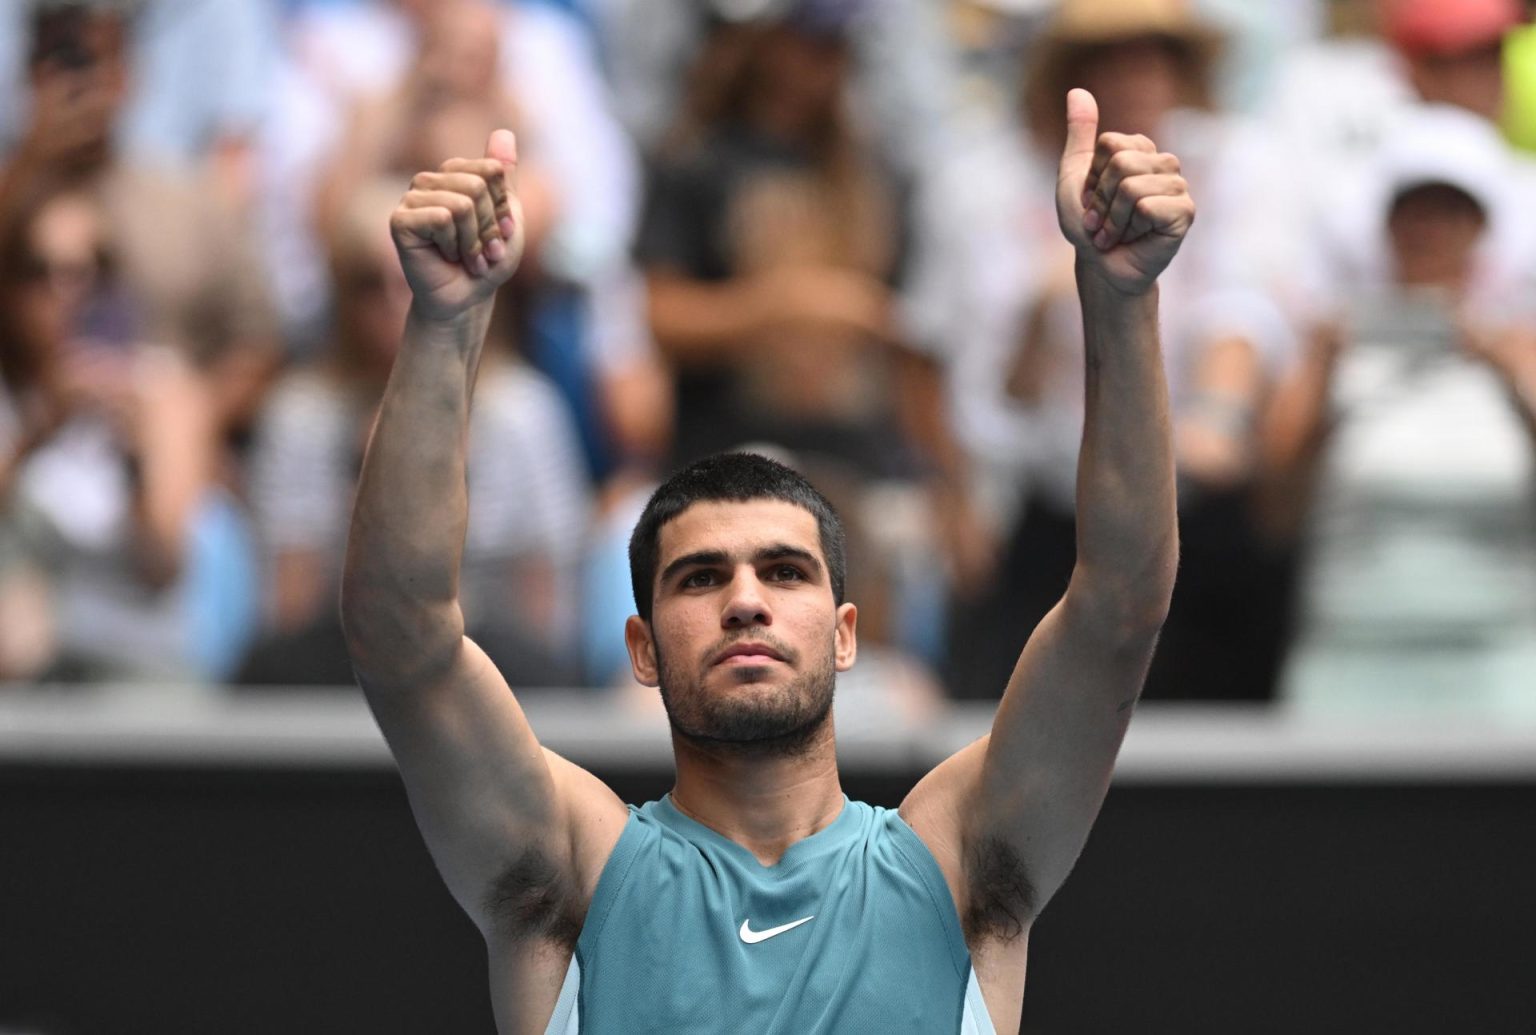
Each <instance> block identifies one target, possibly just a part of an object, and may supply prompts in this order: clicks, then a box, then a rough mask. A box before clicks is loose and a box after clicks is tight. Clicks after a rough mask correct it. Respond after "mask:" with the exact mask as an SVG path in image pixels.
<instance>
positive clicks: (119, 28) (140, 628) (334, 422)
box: [0, 0, 1536, 728]
mask: <svg viewBox="0 0 1536 1035" xmlns="http://www.w3.org/2000/svg"><path fill="white" fill-rule="evenodd" d="M1533 6H1536V5H1531V4H1524V3H1520V2H1517V0H1265V2H1259V0H1249V2H1245V3H1238V2H1237V0H1203V2H1200V0H1196V2H1180V0H1059V2H1052V0H564V2H560V0H513V2H494V0H374V2H368V0H18V2H16V3H10V4H6V5H4V6H3V7H0V681H6V682H11V683H15V684H45V683H70V682H80V681H93V680H123V681H139V680H154V681H163V680H173V681H189V682H193V683H201V684H207V685H222V684H230V685H242V686H273V687H279V686H305V685H337V684H346V683H349V682H350V680H351V676H350V672H349V670H348V667H347V661H346V656H345V652H344V648H343V644H342V637H341V632H340V627H339V621H338V618H337V613H336V595H337V586H338V581H339V571H340V562H341V558H342V554H343V550H344V543H345V537H346V529H347V523H348V519H349V510H350V503H351V496H352V490H353V483H354V480H355V477H356V474H357V471H358V467H359V464H360V460H361V455H362V450H363V448H364V446H365V444H366V440H367V435H368V432H369V429H370V425H371V421H372V417H373V413H374V409H375V407H376V404H377V401H378V399H379V397H380V394H381V392H382V390H383V386H384V383H385V381H386V379H387V378H388V376H389V371H390V367H391V362H392V358H393V354H394V351H395V349H396V348H397V347H398V343H399V337H400V332H401V329H402V326H403V322H404V319H405V314H406V311H407V309H408V307H409V304H410V298H409V292H408V289H407V288H406V285H405V282H404V278H403V276H402V274H401V273H400V270H399V266H398V264H397V263H396V262H395V261H394V257H393V249H392V245H391V242H390V239H389V233H388V226H387V219H388V214H389V212H390V210H391V209H392V207H393V206H394V204H395V202H396V200H397V199H398V198H399V196H400V195H401V194H402V193H403V191H404V189H405V186H406V184H407V182H408V180H409V178H410V176H411V174H412V173H413V172H415V171H417V170H420V169H429V168H435V167H436V166H438V165H439V164H440V163H441V162H442V161H444V160H445V159H447V158H449V157H452V156H457V155H478V154H480V153H481V152H482V149H483V147H484V143H485V139H486V137H487V135H488V134H489V131H490V130H491V129H493V128H496V127H500V126H507V127H510V128H512V129H513V130H515V131H516V133H517V134H518V138H519V145H520V153H521V157H522V161H521V165H520V171H519V179H520V191H521V194H522V197H523V200H524V206H525V209H526V213H527V228H528V234H529V250H528V258H527V260H526V261H525V263H524V265H523V268H522V269H521V270H520V271H519V273H518V274H517V276H516V277H515V278H514V279H513V281H512V282H511V283H509V284H508V285H507V286H506V287H505V288H504V289H503V291H504V295H503V297H502V298H501V299H500V300H499V303H498V306H497V319H496V322H495V324H494V326H493V327H492V330H491V335H490V341H489V343H488V346H487V355H486V359H485V362H484V364H483V366H482V369H481V371H480V374H479V380H478V384H477V387H476V398H475V409H474V415H473V428H472V430H471V437H470V460H469V481H470V521H469V528H468V539H467V543H466V549H465V558H464V578H463V585H462V590H463V597H464V607H465V613H466V619H467V621H468V623H469V626H470V628H471V630H472V631H473V633H474V635H475V636H476V638H477V640H478V641H479V642H481V643H482V645H483V646H485V648H486V650H487V651H488V653H489V654H490V655H491V656H492V657H493V658H494V659H495V660H496V661H497V663H498V664H499V665H500V666H501V667H502V669H503V671H504V672H505V673H506V674H507V676H508V678H509V679H510V680H511V681H512V682H513V684H514V685H519V686H548V687H558V686H573V687H575V686H580V687H605V686H622V685H623V684H624V683H625V680H626V678H627V663H626V658H625V653H624V644H623V636H622V628H623V619H624V617H625V616H626V615H628V614H629V613H630V612H631V610H632V601H631V600H630V597H629V586H628V581H627V580H628V568H627V564H626V562H625V559H624V558H625V554H624V551H625V546H626V543H627V539H628V535H629V531H630V528H631V527H632V525H633V522H634V520H635V518H636V517H637V516H638V512H639V509H640V507H641V506H642V505H643V502H644V499H645V496H646V495H647V493H648V491H649V489H650V488H651V487H652V486H654V484H655V483H656V481H657V480H658V478H659V477H661V476H663V475H664V474H665V473H666V472H667V471H669V470H670V469H671V468H673V467H674V466H675V465H677V464H679V463H681V462H685V461H687V460H690V459H693V458H696V457H699V456H701V455H704V454H707V453H710V452H714V451H717V450H720V449H727V448H737V447H747V448H752V449H755V450H759V451H764V452H768V453H770V454H771V455H774V456H777V457H779V458H781V459H784V460H786V461H787V462H789V463H791V464H793V465H794V466H796V467H797V468H799V469H800V470H802V471H804V472H805V473H806V474H807V475H808V476H809V477H810V478H811V479H812V480H813V481H814V482H816V483H817V484H818V485H819V486H821V487H823V489H824V491H825V492H826V493H827V494H828V496H829V497H830V498H831V499H832V500H833V502H834V504H835V505H836V506H837V507H838V509H839V511H840V512H841V513H842V515H843V516H844V519H845V521H846V522H847V525H848V530H849V535H850V555H851V556H850V571H849V582H848V593H849V597H850V599H853V600H854V601H856V602H857V603H858V604H859V606H860V633H861V642H860V647H861V651H860V663H859V665H858V666H857V667H856V668H855V670H854V671H853V672H852V673H850V674H848V676H847V677H846V678H845V679H844V681H843V683H842V686H841V698H840V703H839V708H840V710H844V711H849V712H852V713H854V714H855V715H856V716H857V718H856V721H857V722H858V723H860V724H861V725H862V726H864V727H866V728H867V727H869V726H879V725H882V724H888V723H894V724H901V723H914V722H921V721H923V720H924V719H925V718H926V717H928V716H930V715H932V714H933V712H934V710H935V709H936V708H939V707H941V706H942V703H943V702H944V701H945V700H946V699H954V698H976V699H995V698H996V697H998V696H999V695H1000V693H1001V691H1002V688H1003V686H1004V684H1005V682H1006V680H1007V676H1008V673H1009V671H1010V670H1011V668H1012V665H1013V662H1014V659H1015V658H1016V656H1017V652H1018V649H1019V647H1020V646H1021V645H1022V642H1023V640H1024V638H1025V636H1026V635H1027V633H1028V632H1029V630H1030V629H1032V628H1033V625H1034V623H1035V622H1036V621H1038V620H1039V618H1040V617H1042V616H1043V614H1044V613H1045V611H1046V610H1047V609H1048V608H1049V607H1050V606H1051V605H1052V604H1053V603H1054V602H1055V600H1056V599H1057V598H1058V597H1059V596H1060V594H1061V593H1062V592H1063V590H1064V589H1065V586H1066V583H1067V579H1068V577H1069V575H1070V572H1071V569H1072V565H1073V559H1074V545H1073V542H1074V514H1073V510H1074V478H1075V472H1076V464H1077V451H1078V443H1079V438H1080V434H1081V428H1082V420H1083V398H1084V384H1083V369H1082V368H1083V361H1082V349H1083V343H1082V337H1081V329H1080V325H1079V320H1078V313H1077V302H1076V296H1075V291H1074V287H1073V279H1072V256H1071V253H1070V249H1069V248H1068V247H1067V246H1066V245H1065V244H1064V242H1063V241H1062V239H1061V236H1060V233H1059V231H1058V230H1057V228H1056V221H1055V214H1054V208H1053V202H1054V177H1055V170H1056V162H1057V155H1058V154H1059V151H1060V147H1061V143H1062V139H1063V134H1064V131H1065V124H1064V116H1063V98H1064V95H1065V93H1066V90H1067V89H1068V88H1070V87H1072V86H1083V87H1087V88H1089V89H1090V90H1092V91H1093V92H1094V94H1095V95H1096V97H1097V98H1098V101H1099V106H1100V110H1101V113H1102V121H1101V128H1103V129H1107V130H1116V131H1121V132H1127V133H1143V134H1146V135H1147V136H1149V137H1151V138H1152V139H1153V140H1154V141H1156V142H1157V144H1158V146H1159V147H1160V148H1161V149H1163V150H1168V151H1173V152H1175V153H1177V154H1178V155H1179V157H1180V159H1181V161H1182V164H1183V170H1184V174H1185V176H1186V177H1187V179H1188V180H1189V182H1190V184H1191V190H1192V192H1193V193H1194V195H1195V198H1196V200H1197V204H1198V205H1199V207H1200V215H1199V220H1198V225H1197V227H1196V229H1195V230H1194V231H1193V233H1192V235H1191V237H1190V239H1189V241H1188V242H1187V245H1186V247H1185V249H1184V252H1183V254H1181V255H1180V257H1179V258H1178V260H1177V261H1176V262H1175V263H1174V265H1173V267H1172V268H1171V269H1170V270H1169V271H1168V273H1167V274H1166V276H1165V277H1164V278H1163V282H1162V285H1161V295H1162V312H1163V342H1164V353H1165V357H1166V363H1167V373H1168V377H1169V383H1170V386H1171V391H1172V400H1173V421H1174V428H1173V431H1174V437H1175V447H1176V454H1177V461H1178V469H1179V499H1180V521H1181V526H1182V539H1183V553H1182V560H1181V569H1180V576H1179V583H1178V588H1177V590H1176V594H1175V599H1174V604H1173V610H1172V613H1171V615H1170V617H1169V621H1168V624H1167V627H1166V629H1165V632H1164V635H1163V640H1162V645H1161V648H1160V651H1159V655H1158V659H1157V661H1156V662H1155V664H1154V667H1153V670H1152V673H1151V676H1150V680H1149V686H1148V691H1147V693H1148V696H1149V697H1152V698H1163V699H1186V700H1189V699H1193V700H1219V699H1250V700H1271V699H1274V700H1282V701H1285V702H1287V703H1289V704H1292V705H1294V706H1297V707H1306V708H1316V709H1324V710H1349V709H1374V710H1380V709H1397V710H1413V709H1431V710H1437V711H1438V710H1445V709H1453V710H1469V711H1474V712H1491V713H1493V714H1497V715H1501V716H1507V715H1518V714H1526V715H1532V716H1536V449H1533V445H1536V28H1533V26H1532V16H1533V11H1532V7H1533Z"/></svg>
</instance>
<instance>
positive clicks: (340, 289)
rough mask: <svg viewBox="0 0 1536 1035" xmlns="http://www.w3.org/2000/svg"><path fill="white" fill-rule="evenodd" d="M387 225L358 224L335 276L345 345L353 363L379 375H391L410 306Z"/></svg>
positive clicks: (408, 292)
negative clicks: (362, 226)
mask: <svg viewBox="0 0 1536 1035" xmlns="http://www.w3.org/2000/svg"><path fill="white" fill-rule="evenodd" d="M385 226H386V224H384V223H382V222H381V221H378V220H375V221H373V223H372V224H371V225H369V226H368V227H367V228H366V230H365V229H364V228H361V227H359V228H357V230H356V237H355V238H354V240H353V241H352V242H349V247H348V248H347V249H346V253H345V256H344V258H342V259H341V260H340V262H339V264H338V268H337V274H336V275H337V283H336V310H337V317H338V320H339V322H340V324H341V334H342V337H343V339H344V347H345V348H346V349H348V350H349V351H350V352H351V354H352V358H353V360H354V362H356V363H357V364H358V365H359V366H361V367H362V368H363V369H364V370H366V371H368V372H369V373H372V374H374V375H376V376H378V377H385V376H388V374H389V368H390V365H391V364H392V363H393V362H394V360H395V353H396V352H397V351H399V348H400V337H401V335H402V334H404V333H405V318H406V314H407V313H408V312H409V310H410V306H411V290H410V286H409V285H408V284H407V283H406V280H405V274H404V272H402V271H401V269H400V263H399V261H398V260H397V259H396V258H395V251H394V247H393V245H392V244H391V242H390V238H389V233H388V230H387V229H385V228H384V227H385Z"/></svg>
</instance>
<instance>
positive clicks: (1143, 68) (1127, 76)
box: [1071, 36, 1190, 140]
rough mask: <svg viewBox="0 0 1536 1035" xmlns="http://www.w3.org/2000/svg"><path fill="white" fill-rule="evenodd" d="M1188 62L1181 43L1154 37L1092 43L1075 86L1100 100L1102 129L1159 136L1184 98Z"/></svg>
mask: <svg viewBox="0 0 1536 1035" xmlns="http://www.w3.org/2000/svg"><path fill="white" fill-rule="evenodd" d="M1187 61H1188V58H1187V55H1186V54H1185V53H1184V51H1183V49H1182V48H1180V47H1179V46H1178V45H1177V44H1175V43H1173V42H1171V41H1169V40H1165V39H1162V38H1160V37H1155V36H1147V37H1142V38H1138V39H1133V40H1125V41H1123V42H1117V43H1109V44H1104V45H1101V46H1096V47H1089V48H1086V49H1085V50H1084V51H1083V52H1082V55H1081V57H1080V59H1079V61H1078V63H1077V65H1076V67H1075V69H1074V72H1075V74H1074V75H1073V76H1072V84H1071V85H1073V86H1081V87H1084V88H1085V89H1087V90H1088V91H1089V92H1090V93H1092V94H1093V95H1094V97H1095V98H1097V100H1098V102H1099V126H1100V127H1101V128H1102V129H1105V130H1109V131H1113V132H1116V133H1141V134H1144V135H1146V136H1149V137H1151V138H1152V139H1154V140H1156V139H1157V136H1158V129H1159V127H1160V126H1161V125H1162V121H1163V119H1164V117H1165V116H1166V115H1167V114H1168V113H1169V112H1170V111H1172V110H1173V109H1174V108H1176V107H1178V106H1179V104H1180V103H1182V102H1183V100H1184V93H1185V84H1186V76H1188V75H1189V74H1190V72H1189V70H1188V68H1187V67H1186V65H1187Z"/></svg>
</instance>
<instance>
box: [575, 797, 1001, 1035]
mask: <svg viewBox="0 0 1536 1035" xmlns="http://www.w3.org/2000/svg"><path fill="white" fill-rule="evenodd" d="M546 1032H547V1035H577V1033H581V1035H611V1033H622V1035H639V1033H642V1032H654V1033H658V1035H693V1033H699V1035H738V1033H739V1035H812V1033H829V1035H830V1033H835V1035H863V1033H869V1035H904V1033H908V1032H910V1033H922V1035H935V1033H949V1032H955V1033H960V1035H994V1031H993V1027H992V1023H991V1020H990V1018H989V1017H988V1015H987V1009H986V1005H985V1003H984V1002H983V1000H982V997H981V989H980V987H979V986H978V985H977V983H976V977H975V974H974V972H973V971H972V969H971V957H970V952H969V951H968V950H967V948H966V945H965V938H964V936H963V935H962V933H961V930H960V918H959V915H958V914H957V913H956V911H955V904H954V899H953V898H952V897H951V895H950V893H949V887H948V885H947V884H945V882H944V876H943V874H942V873H941V872H940V870H939V866H938V863H937V862H935V861H934V858H933V855H932V853H930V852H929V851H928V847H927V846H926V845H925V844H923V842H922V840H921V839H920V838H919V837H918V836H917V834H916V833H914V832H913V830H912V828H911V827H909V826H907V824H906V822H905V821H904V820H902V818H901V817H900V816H899V815H898V814H897V813H896V812H895V811H893V810H889V809H884V808H879V807H876V806H871V805H866V804H865V803H863V802H858V801H849V800H848V799H847V798H846V797H845V798H844V799H843V809H842V811H841V812H840V813H839V814H838V816H837V819H835V820H833V822H832V823H831V825H830V826H828V827H826V828H825V829H824V830H820V831H818V832H816V833H815V834H812V835H811V836H810V837H807V838H805V839H804V840H802V841H799V842H797V843H795V844H793V845H791V846H790V848H789V850H788V851H787V852H785V853H784V857H783V858H782V859H780V860H779V862H778V863H777V864H776V865H773V866H764V865H763V864H762V863H760V862H758V860H757V858H756V857H755V856H753V855H752V853H751V852H749V851H748V850H747V849H745V848H743V847H742V846H741V845H738V844H736V843H735V842H734V841H731V840H730V839H729V838H726V837H724V836H722V835H720V834H718V833H716V832H715V831H713V830H711V829H709V828H708V827H706V826H704V825H703V824H701V823H699V822H697V821H695V820H693V819H690V818H689V817H688V816H685V815H684V814H683V813H682V812H680V811H678V809H677V807H676V806H675V805H673V804H672V800H671V798H670V797H666V798H663V799H661V800H660V801H653V802H650V803H648V804H646V805H644V806H641V807H639V808H636V807H635V806H633V805H631V806H630V809H629V820H628V821H627V823H626V824H625V826H624V830H623V832H622V834H621V835H620V836H619V841H618V844H617V845H615V847H614V849H613V854H612V856H610V857H609V859H608V863H607V865H606V866H605V867H604V868H603V872H602V876H601V877H600V878H599V879H598V884H597V890H596V891H595V893H594V894H593V896H592V904H591V907H590V908H589V909H588V911H587V918H586V923H585V924H584V926H583V927H582V930H581V936H580V938H579V939H578V941H577V944H576V951H575V954H574V955H573V956H572V958H571V963H570V967H569V969H568V970H567V972H566V976H565V982H564V985H563V986H562V988H561V991H560V998H559V1002H558V1003H557V1005H556V1007H555V1012H554V1015H553V1016H552V1017H551V1019H550V1023H549V1027H548V1028H547V1029H546Z"/></svg>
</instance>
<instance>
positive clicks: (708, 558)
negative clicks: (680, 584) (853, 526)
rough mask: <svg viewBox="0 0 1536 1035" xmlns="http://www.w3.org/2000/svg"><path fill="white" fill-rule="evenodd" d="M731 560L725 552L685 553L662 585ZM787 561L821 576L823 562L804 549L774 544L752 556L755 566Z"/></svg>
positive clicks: (663, 575) (669, 568) (664, 573)
mask: <svg viewBox="0 0 1536 1035" xmlns="http://www.w3.org/2000/svg"><path fill="white" fill-rule="evenodd" d="M730 560H731V558H730V555H729V554H727V553H726V552H725V551H724V550H697V551H695V552H693V553H685V554H683V555H682V556H681V557H679V558H677V559H676V560H674V561H673V562H672V563H671V564H669V565H667V566H666V568H664V569H663V570H662V572H661V585H663V586H665V585H667V584H668V583H669V582H671V581H672V579H673V578H674V577H676V576H677V574H678V573H679V572H681V571H683V570H684V569H686V568H711V567H721V566H723V565H726V564H729V563H730ZM785 560H795V561H799V562H800V563H801V564H804V565H805V566H806V567H808V568H810V569H811V571H812V572H814V573H815V574H817V575H820V574H821V562H820V561H818V560H817V559H816V555H815V554H813V553H811V552H810V551H809V550H807V549H805V548H803V547H799V546H791V545H789V544H788V543H774V544H773V545H772V546H765V547H763V548H762V549H761V550H759V551H757V552H756V553H755V554H753V555H752V562H753V563H754V564H761V563H763V562H764V561H785Z"/></svg>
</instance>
